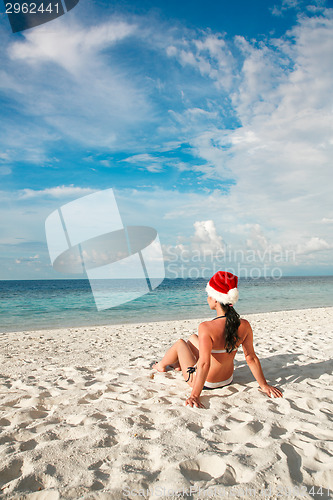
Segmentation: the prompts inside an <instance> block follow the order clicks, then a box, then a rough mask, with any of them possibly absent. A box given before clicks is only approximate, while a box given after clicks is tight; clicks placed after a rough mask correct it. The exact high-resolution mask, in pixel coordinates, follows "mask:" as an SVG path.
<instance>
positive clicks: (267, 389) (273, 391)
mask: <svg viewBox="0 0 333 500" xmlns="http://www.w3.org/2000/svg"><path fill="white" fill-rule="evenodd" d="M259 391H260V392H264V393H265V394H267V396H268V397H270V398H272V397H274V398H282V397H283V395H282V392H281V391H280V389H278V388H277V387H273V386H272V385H268V384H267V385H264V386H263V387H260V389H259Z"/></svg>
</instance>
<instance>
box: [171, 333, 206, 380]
mask: <svg viewBox="0 0 333 500" xmlns="http://www.w3.org/2000/svg"><path fill="white" fill-rule="evenodd" d="M187 345H188V346H189V348H190V349H191V351H192V353H193V354H194V356H195V358H196V359H197V360H198V358H199V338H198V335H197V334H196V333H193V334H192V335H191V336H190V338H189V339H188V341H187ZM170 366H172V368H174V369H175V370H177V371H180V369H181V368H180V365H179V361H176V363H172V364H171V365H170Z"/></svg>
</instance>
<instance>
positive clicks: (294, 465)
mask: <svg viewBox="0 0 333 500" xmlns="http://www.w3.org/2000/svg"><path fill="white" fill-rule="evenodd" d="M281 450H282V451H283V453H284V454H285V455H286V456H287V465H288V468H289V474H290V477H291V479H292V480H293V481H295V482H296V483H301V482H302V481H303V474H302V473H301V466H302V458H301V456H300V455H299V454H298V453H297V451H296V450H295V448H294V447H293V446H291V445H290V444H288V443H283V444H282V445H281Z"/></svg>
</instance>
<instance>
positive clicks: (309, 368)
mask: <svg viewBox="0 0 333 500" xmlns="http://www.w3.org/2000/svg"><path fill="white" fill-rule="evenodd" d="M247 319H249V320H250V322H251V324H252V326H253V328H254V332H255V345H256V352H257V354H258V356H259V358H260V360H261V362H262V366H263V369H264V373H265V375H266V378H267V379H268V381H270V382H271V383H272V384H276V385H278V386H279V387H280V388H281V389H282V390H283V391H284V398H283V399H274V400H273V399H269V398H268V397H266V396H265V395H263V394H261V393H260V392H259V391H258V390H257V387H258V385H257V383H256V382H255V380H254V379H253V377H252V374H251V372H250V370H249V369H248V367H247V366H246V364H245V362H244V356H243V353H242V350H241V349H240V350H239V352H238V353H237V355H236V363H235V365H236V369H235V374H234V383H233V384H232V385H231V386H229V387H226V388H223V389H219V390H216V391H204V392H203V393H202V394H203V396H202V401H203V403H204V404H205V405H206V407H207V409H205V410H202V409H197V408H195V409H192V408H190V407H185V406H184V401H185V396H186V395H188V394H189V392H190V391H189V389H188V386H187V384H185V382H184V381H183V380H182V375H181V374H180V373H179V372H174V371H172V372H168V373H166V374H161V373H156V372H153V370H152V369H151V368H150V366H151V364H152V362H153V361H156V360H158V359H160V357H161V354H163V353H164V351H165V349H166V348H167V347H168V346H169V345H170V344H171V343H172V342H173V341H175V340H177V339H178V338H180V337H182V338H186V337H187V336H188V335H189V334H191V333H193V332H195V331H196V330H197V326H198V324H199V321H198V320H190V321H186V320H185V321H174V322H170V321H168V322H160V323H150V324H144V325H121V326H119V325H117V326H108V327H95V328H91V327H87V328H80V329H70V330H50V331H38V332H28V333H27V332H24V333H22V332H21V333H15V334H14V333H10V334H4V333H3V334H0V344H1V369H0V373H1V375H0V394H1V396H0V398H1V399H0V403H1V406H0V411H1V413H0V431H1V434H0V488H1V494H0V496H1V498H10V499H12V498H13V499H17V498H20V499H21V498H22V499H23V498H29V499H51V500H53V499H58V498H74V499H77V498H83V499H93V498H100V499H124V498H131V499H134V498H137V499H139V498H151V499H155V498H171V499H172V498H191V499H199V498H214V494H215V495H216V496H215V498H228V497H229V498H266V499H270V498H271V499H275V498H320V499H321V500H325V499H327V498H331V496H332V490H333V474H332V470H333V459H332V457H333V445H332V442H333V430H332V407H333V404H332V386H333V377H332V361H331V359H332V344H333V343H332V324H333V308H321V309H313V310H302V311H288V312H277V313H266V314H255V315H248V316H247ZM153 373H154V375H153ZM312 486H315V488H314V489H312V490H311V488H312ZM319 487H322V493H323V495H322V496H321V495H320V490H319V495H317V491H318V489H319ZM163 488H165V491H163ZM262 488H264V489H265V491H262ZM148 489H150V492H149V491H148V492H147V491H146V490H148ZM143 490H145V491H143ZM328 490H330V491H328ZM306 491H307V493H305V492H306ZM311 492H312V493H316V495H311ZM177 493H178V497H177ZM183 493H184V494H183ZM139 494H140V495H141V496H139ZM186 495H187V496H186ZM227 495H228V497H227ZM302 495H303V496H302Z"/></svg>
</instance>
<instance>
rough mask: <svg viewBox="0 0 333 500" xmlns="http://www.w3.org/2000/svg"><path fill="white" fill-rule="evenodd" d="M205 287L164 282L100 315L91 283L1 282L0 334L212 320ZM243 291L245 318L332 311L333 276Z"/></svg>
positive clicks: (249, 283)
mask: <svg viewBox="0 0 333 500" xmlns="http://www.w3.org/2000/svg"><path fill="white" fill-rule="evenodd" d="M129 282H130V280H128V283H127V284H126V286H130V283H129ZM206 283H207V280H205V279H202V278H199V279H190V278H188V279H165V280H164V281H163V282H162V283H161V284H160V286H159V287H158V288H156V289H155V290H154V291H152V292H150V293H148V294H147V295H144V296H142V297H139V298H138V299H135V300H133V301H131V302H128V303H126V304H123V305H121V306H117V307H114V308H111V309H106V310H103V311H97V309H96V306H95V302H94V299H93V295H92V292H91V288H90V284H89V281H88V280H33V281H28V280H22V281H0V332H14V331H25V330H40V329H49V328H52V329H53V328H66V327H79V326H92V325H109V324H119V323H146V322H150V321H163V320H172V319H175V320H176V319H188V318H210V317H213V316H214V313H213V312H212V311H211V310H210V309H209V307H208V305H207V300H206V299H207V294H206V292H205V286H206ZM238 288H239V295H240V298H239V301H238V302H237V304H236V306H235V309H236V310H237V311H238V312H239V313H240V314H248V313H257V312H270V311H281V310H291V309H308V308H315V307H327V306H333V276H319V277H315V276H311V277H281V278H279V279H274V278H269V279H268V278H260V279H251V278H244V279H242V278H241V279H240V280H239V284H238Z"/></svg>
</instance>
